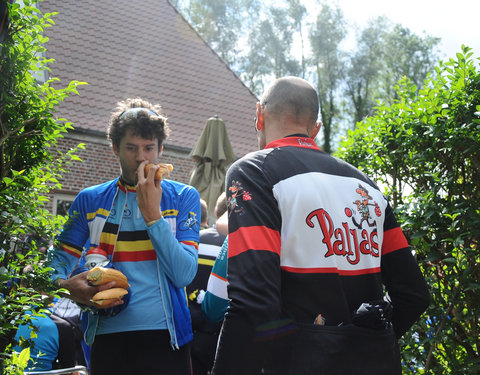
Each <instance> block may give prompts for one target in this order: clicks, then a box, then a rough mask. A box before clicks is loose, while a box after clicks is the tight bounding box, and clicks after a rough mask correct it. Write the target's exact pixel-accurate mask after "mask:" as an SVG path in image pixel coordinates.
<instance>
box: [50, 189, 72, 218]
mask: <svg viewBox="0 0 480 375" xmlns="http://www.w3.org/2000/svg"><path fill="white" fill-rule="evenodd" d="M74 199H75V195H73V194H55V196H54V197H53V213H54V214H55V215H62V216H66V215H68V210H69V208H70V206H71V205H72V202H73V200H74Z"/></svg>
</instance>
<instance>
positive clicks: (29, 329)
mask: <svg viewBox="0 0 480 375" xmlns="http://www.w3.org/2000/svg"><path fill="white" fill-rule="evenodd" d="M32 272H33V267H32V266H31V265H27V266H25V267H24V269H23V271H22V273H23V274H25V275H26V276H27V277H30V276H29V275H30V274H31V273H32ZM55 311H56V303H55V302H52V303H51V304H50V305H49V306H48V311H47V312H45V313H42V314H41V315H32V312H31V311H27V312H26V313H25V316H26V317H28V318H29V320H28V321H26V322H25V323H24V324H21V325H20V326H19V327H18V329H17V332H16V334H15V341H16V343H17V345H16V346H15V347H14V351H16V352H21V351H22V347H21V345H22V346H23V344H21V341H23V340H29V345H28V346H29V348H30V360H29V362H28V364H27V367H26V371H49V370H52V369H53V370H55V369H62V368H70V367H74V366H75V365H83V364H84V360H83V354H82V353H79V352H78V351H77V350H78V349H79V350H80V351H81V347H80V341H79V340H80V338H81V333H80V335H76V327H75V326H74V325H73V324H72V323H70V322H69V321H67V320H65V319H63V318H61V317H60V316H58V315H56V314H55Z"/></svg>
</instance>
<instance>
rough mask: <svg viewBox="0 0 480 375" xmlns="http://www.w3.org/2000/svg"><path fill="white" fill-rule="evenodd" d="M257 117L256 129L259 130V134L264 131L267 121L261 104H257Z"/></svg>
mask: <svg viewBox="0 0 480 375" xmlns="http://www.w3.org/2000/svg"><path fill="white" fill-rule="evenodd" d="M256 116H257V122H256V123H255V128H256V129H257V132H259V131H260V130H262V129H263V124H264V123H265V120H264V118H263V110H262V106H261V105H260V103H257V112H256Z"/></svg>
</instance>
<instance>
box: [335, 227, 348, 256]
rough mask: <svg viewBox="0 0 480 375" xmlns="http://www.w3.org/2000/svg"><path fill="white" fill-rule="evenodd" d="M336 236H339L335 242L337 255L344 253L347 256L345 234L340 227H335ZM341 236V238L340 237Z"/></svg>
mask: <svg viewBox="0 0 480 375" xmlns="http://www.w3.org/2000/svg"><path fill="white" fill-rule="evenodd" d="M335 238H337V241H335V242H334V243H333V251H334V252H335V254H336V255H343V256H345V252H346V251H345V238H344V236H343V231H342V230H341V229H340V228H338V229H335ZM338 238H340V239H338Z"/></svg>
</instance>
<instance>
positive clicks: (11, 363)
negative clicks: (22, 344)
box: [3, 348, 30, 375]
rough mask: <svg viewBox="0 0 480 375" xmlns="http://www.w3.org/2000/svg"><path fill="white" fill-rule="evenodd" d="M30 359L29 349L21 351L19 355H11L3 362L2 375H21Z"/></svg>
mask: <svg viewBox="0 0 480 375" xmlns="http://www.w3.org/2000/svg"><path fill="white" fill-rule="evenodd" d="M29 359H30V348H25V349H23V350H22V351H21V352H20V353H19V354H17V353H12V355H11V356H10V357H8V358H7V359H6V360H5V363H4V367H3V374H4V375H23V371H24V370H25V368H26V367H27V364H28V361H29Z"/></svg>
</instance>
